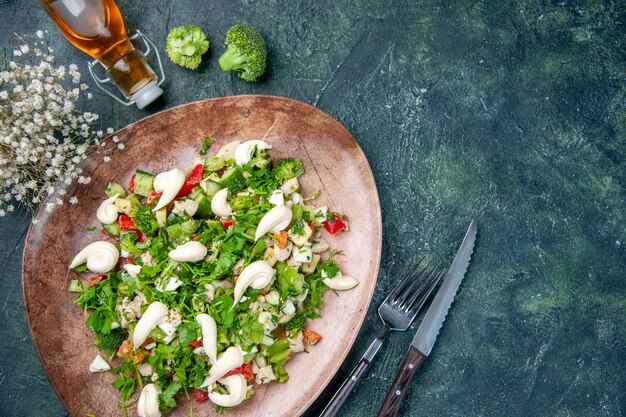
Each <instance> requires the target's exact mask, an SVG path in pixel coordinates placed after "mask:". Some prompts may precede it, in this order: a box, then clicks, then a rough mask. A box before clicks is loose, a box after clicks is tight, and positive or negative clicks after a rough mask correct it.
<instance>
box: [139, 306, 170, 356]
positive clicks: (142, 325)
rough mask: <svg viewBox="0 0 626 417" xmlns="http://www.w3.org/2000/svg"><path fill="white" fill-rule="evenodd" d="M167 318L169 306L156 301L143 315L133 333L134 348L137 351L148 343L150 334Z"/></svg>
mask: <svg viewBox="0 0 626 417" xmlns="http://www.w3.org/2000/svg"><path fill="white" fill-rule="evenodd" d="M166 317H167V306H166V305H165V304H163V303H162V302H160V301H155V302H153V303H152V304H150V305H149V306H148V308H147V309H146V311H145V312H144V313H143V315H142V316H141V318H140V319H139V321H138V322H137V326H135V330H134V331H133V347H134V348H135V349H137V348H138V347H139V346H141V345H142V344H143V342H145V341H146V338H147V337H148V334H150V332H151V331H152V329H154V328H155V327H156V326H157V325H159V324H161V323H162V322H163V321H164V320H165V318H166Z"/></svg>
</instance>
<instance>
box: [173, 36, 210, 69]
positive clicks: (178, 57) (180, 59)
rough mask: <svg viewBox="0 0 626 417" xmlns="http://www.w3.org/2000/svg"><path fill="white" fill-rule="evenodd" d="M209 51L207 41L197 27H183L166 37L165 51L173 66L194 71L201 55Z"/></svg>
mask: <svg viewBox="0 0 626 417" xmlns="http://www.w3.org/2000/svg"><path fill="white" fill-rule="evenodd" d="M208 50H209V40H208V39H207V37H206V35H205V34H204V32H203V31H202V29H200V28H199V27H198V26H194V25H184V26H179V27H177V28H174V29H172V30H171V31H170V33H169V35H167V41H166V47H165V51H166V52H167V55H168V56H169V57H170V59H171V60H172V62H173V63H174V64H177V65H180V66H181V67H185V68H189V69H192V70H195V69H196V68H198V66H199V65H200V62H202V54H204V53H205V52H206V51H208Z"/></svg>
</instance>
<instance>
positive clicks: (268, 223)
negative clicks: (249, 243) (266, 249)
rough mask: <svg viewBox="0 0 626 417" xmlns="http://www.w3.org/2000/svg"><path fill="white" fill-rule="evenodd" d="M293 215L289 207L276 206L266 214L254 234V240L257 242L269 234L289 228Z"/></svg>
mask: <svg viewBox="0 0 626 417" xmlns="http://www.w3.org/2000/svg"><path fill="white" fill-rule="evenodd" d="M292 217H293V213H292V212H291V209H290V208H289V207H287V206H275V207H272V209H271V210H270V211H268V212H267V213H265V216H263V218H262V219H261V221H260V222H259V226H258V227H257V228H256V233H255V234H254V240H255V241H257V240H259V238H260V237H261V236H263V235H264V234H266V233H267V232H280V231H281V230H284V229H286V228H287V226H289V223H291V218H292Z"/></svg>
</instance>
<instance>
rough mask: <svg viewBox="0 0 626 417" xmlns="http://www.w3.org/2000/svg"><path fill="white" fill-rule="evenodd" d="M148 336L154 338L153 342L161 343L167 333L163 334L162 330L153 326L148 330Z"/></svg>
mask: <svg viewBox="0 0 626 417" xmlns="http://www.w3.org/2000/svg"><path fill="white" fill-rule="evenodd" d="M148 337H149V338H150V339H152V340H154V341H155V342H161V343H163V342H164V341H165V339H166V338H167V335H166V334H165V332H164V331H163V330H161V329H159V328H158V327H155V328H154V329H152V330H150V333H148Z"/></svg>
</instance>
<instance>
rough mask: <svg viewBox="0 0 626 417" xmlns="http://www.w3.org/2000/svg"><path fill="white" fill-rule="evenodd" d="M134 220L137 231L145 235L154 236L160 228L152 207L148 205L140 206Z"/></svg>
mask: <svg viewBox="0 0 626 417" xmlns="http://www.w3.org/2000/svg"><path fill="white" fill-rule="evenodd" d="M133 220H134V222H135V227H136V228H137V230H139V231H140V232H141V233H143V234H144V235H148V236H152V235H153V234H154V232H156V231H157V229H158V228H159V224H158V222H157V220H156V217H155V216H154V214H152V207H150V206H149V205H148V204H142V205H141V206H139V208H138V209H137V213H135V218H134V219H133Z"/></svg>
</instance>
